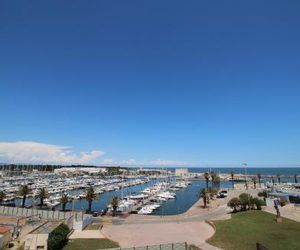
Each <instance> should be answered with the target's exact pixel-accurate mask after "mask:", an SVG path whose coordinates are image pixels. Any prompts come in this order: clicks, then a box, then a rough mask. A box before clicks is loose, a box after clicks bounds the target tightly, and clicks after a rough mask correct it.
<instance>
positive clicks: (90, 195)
mask: <svg viewBox="0 0 300 250" xmlns="http://www.w3.org/2000/svg"><path fill="white" fill-rule="evenodd" d="M96 198H97V195H96V193H95V190H94V188H93V187H91V186H90V187H89V188H88V190H87V193H86V197H85V199H86V200H87V201H88V204H89V207H88V211H89V212H91V211H92V203H93V200H95V199H96Z"/></svg>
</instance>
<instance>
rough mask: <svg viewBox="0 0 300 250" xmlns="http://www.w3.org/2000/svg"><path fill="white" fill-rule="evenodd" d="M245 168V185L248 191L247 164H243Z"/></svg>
mask: <svg viewBox="0 0 300 250" xmlns="http://www.w3.org/2000/svg"><path fill="white" fill-rule="evenodd" d="M242 165H243V166H244V170H245V183H246V184H245V185H246V190H248V181H247V163H243V164H242Z"/></svg>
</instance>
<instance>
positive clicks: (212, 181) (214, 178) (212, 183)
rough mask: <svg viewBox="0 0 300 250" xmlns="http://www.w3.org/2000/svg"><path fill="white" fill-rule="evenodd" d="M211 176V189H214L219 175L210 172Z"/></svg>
mask: <svg viewBox="0 0 300 250" xmlns="http://www.w3.org/2000/svg"><path fill="white" fill-rule="evenodd" d="M210 176H211V187H212V188H213V189H214V188H215V181H216V178H217V174H216V173H215V172H210Z"/></svg>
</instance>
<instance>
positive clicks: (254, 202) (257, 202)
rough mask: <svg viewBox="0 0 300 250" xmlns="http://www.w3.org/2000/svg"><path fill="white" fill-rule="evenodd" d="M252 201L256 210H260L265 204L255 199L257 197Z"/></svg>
mask: <svg viewBox="0 0 300 250" xmlns="http://www.w3.org/2000/svg"><path fill="white" fill-rule="evenodd" d="M252 201H253V204H254V205H255V206H256V209H257V210H261V207H262V206H263V205H265V202H264V201H262V200H261V199H259V198H257V197H255V198H252Z"/></svg>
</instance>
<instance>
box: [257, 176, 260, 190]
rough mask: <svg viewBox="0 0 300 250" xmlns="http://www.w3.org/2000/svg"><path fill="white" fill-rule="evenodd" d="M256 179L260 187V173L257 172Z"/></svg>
mask: <svg viewBox="0 0 300 250" xmlns="http://www.w3.org/2000/svg"><path fill="white" fill-rule="evenodd" d="M257 179H258V184H259V187H260V188H261V174H260V173H258V174H257Z"/></svg>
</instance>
